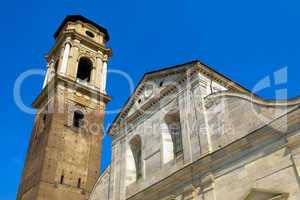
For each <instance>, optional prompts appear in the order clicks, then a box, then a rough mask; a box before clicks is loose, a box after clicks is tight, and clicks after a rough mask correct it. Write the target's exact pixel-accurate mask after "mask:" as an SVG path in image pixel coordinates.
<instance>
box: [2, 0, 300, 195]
mask: <svg viewBox="0 0 300 200" xmlns="http://www.w3.org/2000/svg"><path fill="white" fill-rule="evenodd" d="M0 9H1V12H0V16H1V31H0V36H1V37H0V38H1V48H0V55H1V70H2V73H1V79H0V81H1V90H0V95H1V99H0V102H1V115H0V119H1V124H2V129H1V130H2V131H1V140H0V158H1V165H0V177H1V182H0V200H13V199H15V194H16V190H17V187H18V183H19V179H20V175H21V171H22V168H23V161H24V157H25V154H26V150H27V145H28V142H29V137H30V134H31V129H32V125H33V115H29V114H26V113H23V112H22V111H20V110H19V109H18V108H17V106H16V104H15V102H14V100H13V87H14V83H15V80H16V78H17V77H18V75H19V74H20V73H22V72H24V71H25V70H27V69H30V68H37V69H43V68H44V67H45V60H44V58H43V57H44V54H45V53H47V52H48V50H49V49H50V48H51V46H52V45H53V44H54V40H53V38H52V35H53V33H54V31H55V30H56V28H57V27H58V25H59V24H60V23H61V21H62V20H63V18H64V17H65V15H67V14H82V15H84V16H86V17H88V18H90V19H92V20H94V21H95V22H97V23H99V24H101V25H102V26H104V27H106V28H107V29H108V30H109V32H110V35H111V41H110V42H109V46H110V47H111V48H113V52H114V55H113V57H112V59H111V62H110V63H109V67H110V69H119V70H123V71H125V72H127V73H128V74H130V75H131V77H132V78H133V80H134V83H135V84H137V82H138V81H139V79H140V78H141V77H142V75H143V73H145V72H146V71H151V70H155V69H159V68H161V67H164V66H169V65H174V64H179V63H183V62H187V61H190V60H194V59H200V60H202V61H203V62H205V63H207V64H209V65H210V66H212V67H213V68H215V69H216V70H217V71H219V72H221V73H224V74H225V75H227V76H228V77H230V78H232V79H233V80H235V81H237V82H239V83H240V84H242V85H243V86H245V87H247V88H248V89H252V88H253V87H254V86H255V85H256V83H257V82H258V81H259V80H261V79H262V78H264V77H266V76H271V77H272V75H273V72H274V71H276V70H279V69H281V68H282V67H285V66H287V67H288V82H287V83H286V84H284V85H280V86H273V87H268V88H266V89H265V90H262V91H260V92H259V95H261V96H263V97H265V98H274V95H275V93H274V91H275V90H276V89H277V88H278V87H280V88H287V89H288V96H289V97H295V96H297V95H299V94H300V91H299V90H300V89H299V85H300V84H299V82H300V79H299V71H300V56H299V55H300V37H299V36H300V26H299V22H300V12H299V10H300V3H299V1H298V0H264V1H262V0H251V1H240V0H227V1H224V0H214V1H203V0H189V1H183V0H181V1H179V0H151V1H150V0H148V1H146V0H131V1H124V0H122V1H121V0H109V1H102V0H84V1H80V0H79V1H71V0H52V1H32V0H26V1H17V0H10V1H3V2H1V8H0ZM41 87H42V77H40V76H34V77H31V78H30V79H27V80H26V81H25V83H24V84H23V85H22V97H23V98H24V100H25V102H26V103H27V104H30V103H31V102H32V100H33V99H34V98H35V97H36V96H37V94H38V93H39V92H40V90H41ZM108 92H109V94H110V95H111V96H112V97H113V99H112V102H111V103H110V104H109V106H108V108H109V109H112V108H118V107H120V106H121V105H123V103H124V101H125V100H126V99H127V97H128V96H129V89H128V85H127V82H126V81H125V80H124V79H122V78H121V77H120V76H117V75H111V76H109V78H108ZM113 118H114V115H108V116H107V117H106V124H108V123H109V122H111V121H112V120H113ZM109 147H110V140H109V138H106V140H105V144H104V148H105V149H104V151H103V153H104V158H103V166H102V168H104V167H105V166H107V163H108V162H109V158H110V150H109Z"/></svg>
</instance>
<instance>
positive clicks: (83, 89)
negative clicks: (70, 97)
mask: <svg viewBox="0 0 300 200" xmlns="http://www.w3.org/2000/svg"><path fill="white" fill-rule="evenodd" d="M58 85H63V86H67V88H69V89H73V90H72V91H73V92H74V93H75V92H79V93H81V94H86V95H89V96H90V97H91V98H93V99H95V100H96V101H98V102H99V103H100V102H104V103H105V104H107V103H108V102H109V101H110V100H111V97H110V96H108V95H106V94H104V93H102V92H99V91H98V90H96V89H95V88H93V87H89V86H86V85H83V84H81V83H78V82H74V81H73V80H71V79H70V78H68V77H65V76H62V75H60V74H56V76H54V77H53V79H52V80H51V81H50V82H49V83H48V84H47V86H46V87H45V88H44V89H43V90H42V91H41V92H40V94H39V95H38V96H37V97H36V98H35V100H34V101H33V103H32V106H33V107H34V108H41V107H42V106H43V103H44V102H46V100H47V99H48V100H49V99H50V95H48V94H55V89H56V88H57V86H58Z"/></svg>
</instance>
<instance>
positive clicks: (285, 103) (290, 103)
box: [205, 91, 300, 108]
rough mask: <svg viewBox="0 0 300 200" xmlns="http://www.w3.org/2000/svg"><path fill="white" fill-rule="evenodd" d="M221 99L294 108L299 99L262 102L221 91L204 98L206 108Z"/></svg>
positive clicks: (261, 100) (244, 95)
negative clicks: (235, 99)
mask: <svg viewBox="0 0 300 200" xmlns="http://www.w3.org/2000/svg"><path fill="white" fill-rule="evenodd" d="M222 97H236V98H240V99H244V100H247V101H249V102H251V103H254V104H257V105H261V106H295V105H300V97H297V98H294V99H290V100H264V99H262V98H258V97H257V96H254V95H252V94H246V93H237V92H232V91H221V92H216V93H213V94H210V95H208V96H207V97H205V101H206V107H207V108H209V107H210V105H211V103H212V101H215V100H216V99H219V98H222Z"/></svg>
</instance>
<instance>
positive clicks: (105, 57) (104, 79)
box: [101, 56, 107, 93]
mask: <svg viewBox="0 0 300 200" xmlns="http://www.w3.org/2000/svg"><path fill="white" fill-rule="evenodd" d="M106 79H107V56H104V59H103V67H102V84H101V92H103V93H106Z"/></svg>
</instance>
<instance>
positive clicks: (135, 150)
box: [130, 135, 142, 180]
mask: <svg viewBox="0 0 300 200" xmlns="http://www.w3.org/2000/svg"><path fill="white" fill-rule="evenodd" d="M130 148H131V151H132V155H133V158H134V161H135V170H136V180H138V179H140V178H142V140H141V137H140V136H139V135H137V136H135V137H134V138H132V139H131V141H130Z"/></svg>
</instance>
